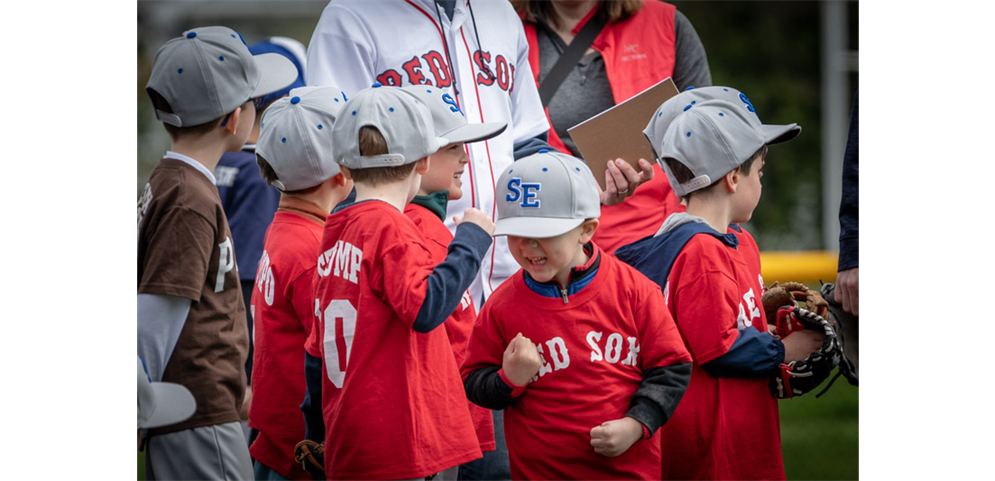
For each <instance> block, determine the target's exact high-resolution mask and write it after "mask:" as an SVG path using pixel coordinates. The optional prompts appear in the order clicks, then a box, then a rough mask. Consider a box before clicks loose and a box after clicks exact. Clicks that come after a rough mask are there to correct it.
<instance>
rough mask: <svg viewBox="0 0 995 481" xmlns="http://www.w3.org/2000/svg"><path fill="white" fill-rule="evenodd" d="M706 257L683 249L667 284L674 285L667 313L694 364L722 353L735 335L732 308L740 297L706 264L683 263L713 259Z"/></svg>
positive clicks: (730, 281) (721, 274)
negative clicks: (675, 325)
mask: <svg viewBox="0 0 995 481" xmlns="http://www.w3.org/2000/svg"><path fill="white" fill-rule="evenodd" d="M689 245H691V244H690V243H689ZM709 255H711V254H709V253H705V252H702V251H701V250H693V249H692V250H691V252H688V250H687V248H685V252H682V253H681V254H680V255H679V256H678V260H677V261H676V262H675V263H674V267H675V268H674V269H672V270H671V272H670V277H669V284H670V285H671V286H677V287H676V288H672V296H673V298H672V299H671V302H672V303H673V305H672V306H670V310H671V313H672V314H673V316H674V319H675V321H676V323H677V327H678V328H679V329H680V332H681V334H682V336H683V337H684V341H685V343H686V345H687V348H688V351H690V353H691V355H692V357H694V359H695V360H696V361H697V362H698V364H704V363H706V362H708V361H711V360H712V359H715V358H717V357H719V356H721V355H723V354H725V353H726V352H727V351H729V348H730V347H732V344H733V343H734V342H735V341H736V337H737V336H738V335H739V330H738V329H737V327H736V317H737V315H738V312H737V311H736V310H735V306H739V300H740V299H739V298H740V294H739V286H738V284H737V283H736V280H735V279H733V278H731V277H730V276H729V275H728V274H727V273H725V272H722V271H720V270H717V269H713V268H712V267H710V266H709V265H708V264H702V263H700V262H686V261H687V260H688V258H698V259H715V256H714V255H711V257H706V256H709ZM682 258H683V259H682ZM679 265H680V266H681V267H680V268H678V266H679Z"/></svg>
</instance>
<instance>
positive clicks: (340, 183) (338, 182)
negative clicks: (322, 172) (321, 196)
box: [331, 166, 349, 187]
mask: <svg viewBox="0 0 995 481" xmlns="http://www.w3.org/2000/svg"><path fill="white" fill-rule="evenodd" d="M331 180H332V185H334V186H337V187H344V186H345V185H346V184H347V183H348V182H349V179H347V178H346V176H345V172H344V167H341V166H340V167H339V173H338V174H335V175H333V176H332V178H331Z"/></svg>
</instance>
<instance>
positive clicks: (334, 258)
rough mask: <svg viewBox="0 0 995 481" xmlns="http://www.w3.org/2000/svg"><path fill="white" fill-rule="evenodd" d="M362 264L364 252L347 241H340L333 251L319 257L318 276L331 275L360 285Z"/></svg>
mask: <svg viewBox="0 0 995 481" xmlns="http://www.w3.org/2000/svg"><path fill="white" fill-rule="evenodd" d="M362 263H363V251H362V250H360V249H359V248H357V247H356V246H354V245H352V244H350V243H348V242H346V241H343V240H339V241H338V242H336V243H335V245H333V246H332V248H331V249H328V250H326V251H325V252H322V253H321V255H319V256H318V276H319V277H328V276H330V275H331V276H335V277H341V278H343V279H345V280H347V281H349V282H351V283H353V284H358V283H359V268H360V265H362Z"/></svg>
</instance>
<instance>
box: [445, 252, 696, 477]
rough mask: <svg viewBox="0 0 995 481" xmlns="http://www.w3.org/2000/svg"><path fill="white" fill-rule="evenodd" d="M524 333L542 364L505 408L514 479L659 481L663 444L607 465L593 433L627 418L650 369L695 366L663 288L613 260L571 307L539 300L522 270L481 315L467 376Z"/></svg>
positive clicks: (643, 443)
mask: <svg viewBox="0 0 995 481" xmlns="http://www.w3.org/2000/svg"><path fill="white" fill-rule="evenodd" d="M519 332H521V333H522V335H524V336H525V337H528V338H529V339H530V340H531V341H532V342H534V343H536V346H537V347H538V348H539V350H540V352H541V355H542V358H543V359H542V362H543V364H542V367H541V368H540V369H539V374H538V375H537V377H536V378H533V379H532V381H531V382H530V383H529V384H528V386H527V387H526V388H525V391H524V392H523V393H522V395H521V396H520V397H518V398H517V399H516V400H515V401H514V403H513V404H512V405H511V406H509V407H508V408H506V409H505V416H504V429H505V438H506V439H507V442H508V454H509V458H510V462H511V475H512V478H513V479H616V478H631V479H654V478H656V477H657V476H658V474H659V472H660V454H659V453H660V444H659V437H658V436H654V437H652V438H650V439H642V440H639V441H636V443H635V444H633V445H632V447H630V448H629V449H628V450H627V451H626V452H625V453H623V454H622V455H620V456H618V457H615V458H609V457H605V456H603V455H601V454H598V453H595V452H594V448H593V447H591V435H590V432H591V429H592V428H594V427H596V426H599V425H600V424H601V423H603V422H605V421H611V420H615V419H620V418H622V417H624V416H625V414H626V412H627V411H628V410H629V402H630V400H631V398H632V395H633V394H634V393H635V392H636V389H637V388H638V387H639V385H640V384H641V383H642V380H643V373H644V372H645V371H646V370H648V369H650V368H653V367H664V366H670V365H673V364H677V363H686V362H690V360H691V358H690V356H689V355H688V352H687V350H686V349H685V348H684V344H683V343H682V342H681V338H680V335H679V333H678V332H677V326H676V325H675V324H674V322H673V320H672V319H671V318H670V316H669V315H668V314H667V310H666V306H665V305H664V302H663V296H662V295H661V293H660V288H659V287H658V286H657V285H655V284H654V283H653V282H651V281H650V280H649V279H646V277H645V276H643V275H642V274H640V273H639V272H638V271H636V270H635V269H633V268H631V267H629V266H628V265H625V264H623V263H621V262H619V261H618V260H616V259H615V258H614V257H613V256H611V255H607V254H606V255H602V256H601V264H600V266H599V268H598V272H597V273H596V274H595V276H594V278H593V279H592V280H591V283H590V284H588V285H587V286H586V287H584V288H583V289H581V290H580V291H578V292H577V293H575V294H573V295H572V296H570V297H569V302H568V303H566V304H564V302H563V299H562V298H560V297H557V298H549V297H544V296H541V295H539V294H537V293H535V292H533V291H532V290H531V289H529V287H528V286H527V285H526V284H525V280H524V274H523V273H522V272H521V271H519V273H518V274H516V275H515V276H513V277H512V278H511V279H509V281H508V282H505V283H504V284H502V285H501V287H499V288H498V289H497V290H496V291H494V294H493V295H492V296H491V297H490V298H488V299H487V302H486V303H485V304H484V306H483V307H482V308H481V311H480V315H479V317H478V319H477V324H476V325H475V326H474V330H473V335H472V336H471V338H470V348H469V350H468V351H469V354H468V356H467V359H466V361H465V363H464V364H463V368H462V372H463V373H464V374H469V373H470V372H472V371H474V370H476V369H479V368H481V367H485V366H493V365H497V366H500V365H501V364H502V359H503V354H504V350H505V348H506V347H507V345H508V342H509V341H510V340H511V339H512V338H514V337H515V336H516V335H517V334H518V333H519Z"/></svg>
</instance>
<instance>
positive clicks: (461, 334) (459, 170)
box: [401, 85, 508, 452]
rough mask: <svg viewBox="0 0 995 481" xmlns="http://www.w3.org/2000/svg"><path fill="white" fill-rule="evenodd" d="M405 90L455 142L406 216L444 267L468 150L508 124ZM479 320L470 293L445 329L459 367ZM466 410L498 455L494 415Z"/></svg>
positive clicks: (436, 94)
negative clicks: (477, 119)
mask: <svg viewBox="0 0 995 481" xmlns="http://www.w3.org/2000/svg"><path fill="white" fill-rule="evenodd" d="M401 90H402V91H403V92H405V93H408V94H410V95H411V96H412V97H414V98H415V99H417V100H418V101H419V102H421V103H422V104H423V105H425V107H426V108H427V109H428V110H429V112H430V113H431V114H432V122H433V124H434V125H435V135H437V136H439V137H444V138H446V139H448V140H449V142H450V143H449V144H448V145H446V146H444V147H442V148H441V149H439V150H438V151H437V152H436V153H434V154H432V155H430V156H429V166H428V172H426V173H425V175H423V176H422V179H421V185H420V186H419V187H418V195H416V196H415V198H414V199H412V200H411V202H410V203H409V204H408V205H406V206H405V207H404V215H406V216H408V218H409V219H411V221H412V222H414V223H415V226H416V227H417V228H418V230H420V231H421V232H422V234H423V235H424V236H425V240H426V242H425V245H426V247H428V248H429V249H430V250H431V251H432V260H433V262H436V263H439V262H442V261H444V260H446V252H447V250H448V248H449V243H450V242H452V240H453V234H452V233H451V232H450V231H449V228H447V227H446V225H445V223H444V221H445V216H446V206H447V205H448V203H449V201H450V200H458V199H461V198H462V197H463V189H462V186H463V182H462V180H461V179H460V177H461V176H462V175H463V169H464V167H465V166H466V165H467V163H469V162H470V158H469V157H468V156H467V153H466V147H464V145H465V144H467V143H472V142H480V141H483V140H487V139H490V138H493V137H495V136H497V135H499V134H501V132H504V130H505V128H506V127H507V126H508V124H506V123H504V122H489V123H482V124H472V125H471V124H468V123H467V122H466V118H465V117H464V115H463V112H462V111H461V110H460V109H459V108H458V107H456V106H455V105H454V104H455V102H454V101H453V100H452V97H450V95H449V94H448V93H446V91H445V90H440V89H437V88H435V87H431V86H425V85H415V86H407V87H401ZM476 319H477V311H476V309H475V307H474V305H473V300H472V298H471V296H470V292H469V291H466V292H465V293H464V295H463V300H462V301H461V302H460V305H459V306H457V307H456V311H455V312H453V313H452V315H451V316H450V317H449V319H447V320H446V322H445V323H444V325H443V327H444V328H445V330H446V335H447V336H448V337H449V343H450V344H451V345H452V348H453V355H454V356H455V358H456V365H457V366H459V365H460V364H462V363H463V359H465V358H466V346H467V343H468V342H469V341H470V332H471V331H472V330H473V324H474V322H475V321H476ZM467 406H468V407H469V409H470V417H472V418H473V426H474V430H475V431H476V432H477V440H478V441H479V442H480V450H481V451H483V452H488V451H494V450H495V449H496V444H495V442H494V420H493V418H492V416H491V410H490V409H484V408H482V407H480V406H477V405H476V404H473V403H471V402H469V401H467Z"/></svg>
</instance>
